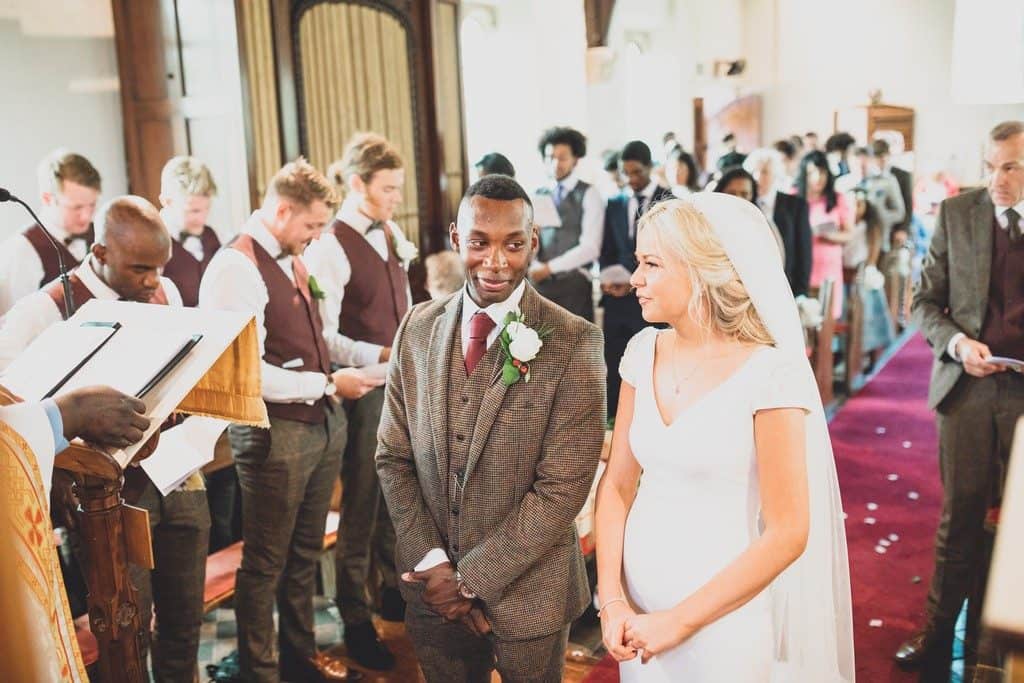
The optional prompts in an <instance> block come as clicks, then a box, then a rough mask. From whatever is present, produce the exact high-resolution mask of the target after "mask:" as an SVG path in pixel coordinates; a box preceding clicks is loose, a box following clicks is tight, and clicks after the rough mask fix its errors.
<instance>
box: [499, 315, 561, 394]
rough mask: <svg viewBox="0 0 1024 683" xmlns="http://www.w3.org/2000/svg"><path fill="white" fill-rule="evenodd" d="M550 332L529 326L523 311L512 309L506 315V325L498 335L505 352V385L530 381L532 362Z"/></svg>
mask: <svg viewBox="0 0 1024 683" xmlns="http://www.w3.org/2000/svg"><path fill="white" fill-rule="evenodd" d="M549 334H550V331H549V330H545V329H541V330H540V331H537V330H535V329H533V328H531V327H529V326H528V325H527V324H526V321H525V320H524V318H523V314H522V313H518V312H515V311H511V312H509V314H508V315H507V316H505V325H504V327H503V328H502V330H501V334H500V335H499V336H498V340H499V342H500V343H501V349H502V351H504V353H505V363H504V365H503V366H502V368H501V381H502V382H504V383H505V386H509V387H510V386H512V385H513V384H515V383H516V382H518V381H519V380H523V381H524V382H529V381H530V363H531V362H532V361H533V359H535V358H536V357H537V354H538V353H540V350H541V348H542V347H543V346H544V341H543V340H544V338H546V337H547V336H548V335H549Z"/></svg>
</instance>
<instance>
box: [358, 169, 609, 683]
mask: <svg viewBox="0 0 1024 683" xmlns="http://www.w3.org/2000/svg"><path fill="white" fill-rule="evenodd" d="M457 221H458V222H457V224H453V225H452V226H451V228H450V236H451V241H452V245H453V246H454V248H455V249H456V250H457V251H458V252H459V254H460V256H461V257H462V261H463V264H464V266H465V271H466V278H467V280H466V287H465V289H464V290H460V291H459V292H457V293H455V294H453V295H451V296H449V297H447V298H445V299H441V300H439V301H435V302H431V303H426V304H422V305H420V306H417V307H416V308H414V309H413V310H412V311H410V313H409V315H408V316H407V317H406V318H405V320H404V321H403V323H402V326H401V327H400V328H399V330H398V335H397V338H396V340H395V345H394V352H393V355H392V358H391V368H390V374H389V376H388V383H387V396H386V399H385V404H384V412H383V416H382V418H381V424H380V431H379V435H378V441H379V445H378V448H377V471H378V473H379V475H380V483H381V487H382V488H383V490H384V496H385V498H386V499H387V503H388V509H389V510H390V511H391V517H392V520H393V521H394V525H395V532H396V534H397V540H398V543H397V546H398V553H397V554H398V558H397V560H398V561H397V564H398V567H399V571H402V572H405V574H403V585H402V591H403V594H404V597H405V598H406V600H407V601H408V610H407V612H406V625H407V628H408V632H409V635H410V636H411V638H412V640H413V643H414V645H415V648H416V655H417V657H418V658H419V662H420V666H421V667H422V669H423V672H424V674H425V676H426V679H427V681H428V682H429V683H441V682H446V681H469V682H477V681H480V682H485V681H490V675H491V671H492V670H493V669H494V668H495V667H496V668H497V670H498V672H499V673H500V674H501V677H502V680H504V681H506V682H519V681H523V682H525V681H552V682H555V681H561V680H562V669H563V662H564V658H565V647H566V642H567V640H568V636H569V625H570V624H571V623H572V621H573V620H574V619H575V618H576V617H578V616H579V615H580V614H581V613H582V612H583V610H584V609H585V607H586V606H587V604H588V602H589V600H590V591H589V589H588V586H587V574H586V571H585V569H584V565H583V558H582V555H581V553H580V547H579V539H578V537H577V535H576V530H575V527H574V525H573V521H574V519H575V517H576V514H577V513H578V512H579V510H580V508H581V507H582V506H583V503H584V501H585V500H586V497H587V494H588V492H589V490H590V486H591V482H592V480H593V477H594V472H595V469H596V467H597V462H598V458H599V455H600V452H601V443H602V439H603V436H604V424H605V395H604V393H605V388H604V387H605V367H604V361H603V353H602V348H601V332H600V330H598V328H597V327H595V326H594V325H592V324H590V323H588V322H586V321H585V320H583V319H582V318H579V317H577V316H575V315H572V314H570V313H568V312H566V311H565V310H564V309H563V308H561V307H559V306H557V305H555V304H553V303H551V302H550V301H548V300H547V299H544V298H543V297H541V296H540V295H539V294H537V292H536V291H535V290H534V289H533V288H532V287H531V286H530V285H529V284H528V283H526V282H525V277H526V273H527V271H528V269H529V266H530V260H531V258H532V255H533V254H534V253H535V251H536V249H537V235H536V232H534V230H533V228H532V225H533V207H532V206H531V204H530V199H529V197H528V196H527V194H526V193H525V192H524V191H523V189H522V188H521V187H520V186H519V185H518V184H517V183H516V182H515V181H514V180H513V179H512V178H509V177H507V176H501V175H490V176H486V177H485V178H483V179H481V180H480V181H479V182H477V183H476V184H474V185H473V186H472V187H470V188H469V190H468V191H467V192H466V196H465V197H464V198H463V200H462V203H461V204H460V206H459V214H458V219H457ZM517 312H521V314H522V318H523V320H522V323H523V326H525V328H524V327H521V326H513V329H515V328H518V329H517V335H516V336H515V337H514V338H513V339H512V343H511V346H510V348H511V350H512V352H513V353H512V355H513V358H507V357H506V352H505V351H504V348H505V346H506V345H504V344H503V343H502V341H501V339H500V336H501V332H502V329H503V327H504V323H505V320H506V316H507V315H508V314H510V313H513V314H514V313H517ZM510 331H511V330H510ZM533 332H537V333H539V334H540V335H542V337H543V346H542V347H541V348H540V349H539V351H537V353H536V357H533V351H534V349H535V347H536V343H533V344H531V343H530V342H531V341H533V340H534V339H535V338H534V336H533ZM513 360H514V361H515V363H513ZM520 368H522V369H520ZM527 368H528V373H527V372H526V369H527ZM517 373H518V375H519V376H518V377H516V374H517ZM527 378H528V380H529V381H527Z"/></svg>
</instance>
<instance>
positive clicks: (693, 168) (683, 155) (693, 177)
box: [668, 145, 700, 192]
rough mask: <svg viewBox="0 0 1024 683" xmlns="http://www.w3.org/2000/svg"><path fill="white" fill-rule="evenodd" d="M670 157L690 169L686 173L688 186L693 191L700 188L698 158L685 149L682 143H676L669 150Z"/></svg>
mask: <svg viewBox="0 0 1024 683" xmlns="http://www.w3.org/2000/svg"><path fill="white" fill-rule="evenodd" d="M668 158H669V159H670V160H672V159H675V160H676V161H678V162H679V163H681V164H683V165H685V166H686V168H687V169H688V170H689V173H687V175H686V187H687V188H688V189H689V190H690V191H691V192H697V191H698V190H700V183H699V182H698V180H699V179H698V177H697V176H698V175H699V173H698V172H697V160H696V159H694V158H693V155H692V154H690V153H689V152H687V151H686V150H685V149H683V147H682V145H676V146H675V147H673V148H672V149H671V150H669V153H668Z"/></svg>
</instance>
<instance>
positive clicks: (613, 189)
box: [597, 149, 626, 199]
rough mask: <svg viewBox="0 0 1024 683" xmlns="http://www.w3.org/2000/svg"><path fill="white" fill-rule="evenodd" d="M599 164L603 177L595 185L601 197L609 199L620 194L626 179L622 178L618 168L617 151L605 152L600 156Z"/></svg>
mask: <svg viewBox="0 0 1024 683" xmlns="http://www.w3.org/2000/svg"><path fill="white" fill-rule="evenodd" d="M601 164H602V168H603V169H604V175H603V176H601V180H600V181H598V183H597V187H598V191H599V192H600V193H601V196H602V197H604V198H605V199H611V198H612V197H616V196H618V195H620V194H622V192H623V189H624V188H625V187H626V179H625V178H624V177H623V176H622V171H621V169H620V168H619V151H618V150H616V149H609V150H606V151H605V152H604V153H602V154H601Z"/></svg>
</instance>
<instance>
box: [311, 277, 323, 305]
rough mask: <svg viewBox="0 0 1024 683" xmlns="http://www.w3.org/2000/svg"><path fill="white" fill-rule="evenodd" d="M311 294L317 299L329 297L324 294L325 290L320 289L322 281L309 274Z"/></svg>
mask: <svg viewBox="0 0 1024 683" xmlns="http://www.w3.org/2000/svg"><path fill="white" fill-rule="evenodd" d="M308 284H309V295H310V296H311V297H313V299H314V300H316V301H322V300H324V299H326V298H327V295H326V294H324V290H322V289H320V283H319V282H317V281H316V278H315V277H313V276H312V275H310V276H309V283H308Z"/></svg>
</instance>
